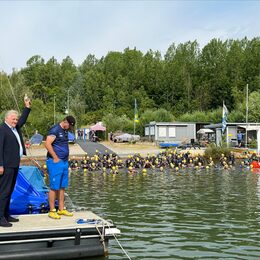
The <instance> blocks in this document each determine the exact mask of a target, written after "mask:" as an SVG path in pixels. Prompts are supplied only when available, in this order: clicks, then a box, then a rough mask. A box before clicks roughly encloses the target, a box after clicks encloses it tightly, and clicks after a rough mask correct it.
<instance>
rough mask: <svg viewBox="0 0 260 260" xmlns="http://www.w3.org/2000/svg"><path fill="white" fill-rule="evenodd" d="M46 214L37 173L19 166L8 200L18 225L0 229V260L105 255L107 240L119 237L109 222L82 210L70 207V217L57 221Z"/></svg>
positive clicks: (114, 227) (35, 169)
mask: <svg viewBox="0 0 260 260" xmlns="http://www.w3.org/2000/svg"><path fill="white" fill-rule="evenodd" d="M28 167H29V168H28ZM26 172H27V174H26ZM42 186H44V187H42ZM17 205H19V207H16V206H17ZM47 211H48V199H47V191H46V185H45V182H44V181H43V175H42V173H41V171H39V169H38V168H37V167H34V166H24V167H22V168H21V169H20V171H19V175H18V178H17V183H16V187H15V190H14V193H13V195H12V199H11V213H12V214H14V213H15V214H16V215H19V216H18V217H19V222H15V223H13V226H12V227H10V228H0V252H1V254H0V259H5V260H7V259H19V260H20V259H29V258H31V259H78V258H87V257H93V256H102V255H107V254H108V243H109V239H110V238H114V237H115V236H116V235H118V234H120V230H119V229H117V228H116V226H115V225H114V224H113V223H112V222H111V221H107V220H105V219H103V218H101V217H100V216H98V215H96V214H95V213H93V212H92V211H89V210H86V209H84V208H78V209H77V208H75V206H74V212H73V213H74V215H73V217H62V218H61V219H59V220H53V219H51V218H49V217H48V214H47ZM44 212H46V213H44Z"/></svg>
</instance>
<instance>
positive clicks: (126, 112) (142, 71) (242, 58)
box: [0, 37, 260, 135]
mask: <svg viewBox="0 0 260 260" xmlns="http://www.w3.org/2000/svg"><path fill="white" fill-rule="evenodd" d="M0 75H1V78H0V79H1V85H0V87H1V93H2V95H1V96H0V109H1V111H2V115H1V116H2V117H3V112H4V111H5V110H7V109H10V108H15V100H17V101H18V106H19V107H20V108H21V106H22V102H21V100H22V96H23V95H24V93H27V94H28V95H29V96H31V97H32V98H33V100H34V101H33V106H32V108H33V109H32V113H31V116H30V118H29V127H28V129H29V134H32V133H33V132H34V131H35V130H38V131H39V132H40V133H43V134H46V133H47V129H48V128H49V127H50V126H51V125H53V124H54V123H55V122H57V121H59V120H61V119H62V118H63V117H64V116H65V113H66V112H68V110H69V113H70V114H72V115H74V116H75V117H76V119H77V127H81V126H86V125H90V124H92V123H95V122H98V121H103V122H104V123H105V124H106V126H107V128H108V131H116V130H121V131H125V132H129V133H132V132H133V128H134V126H133V125H134V124H133V121H134V100H135V99H136V100H137V104H138V113H139V124H137V128H136V132H137V133H139V134H141V135H143V134H144V125H145V124H147V123H149V122H150V121H189V122H192V121H196V122H208V123H219V122H221V117H222V104H223V101H224V102H225V104H226V106H227V107H228V110H229V115H228V121H229V122H245V111H246V105H245V102H246V93H245V90H246V85H247V84H248V87H249V121H250V122H259V121H260V113H259V111H260V38H259V37H256V38H253V39H251V40H249V39H247V38H244V39H241V40H233V39H229V40H226V41H222V40H220V39H212V40H211V41H210V42H209V43H208V44H206V45H205V46H204V47H203V48H200V47H199V44H198V43H197V41H193V42H192V41H188V42H185V43H180V44H178V45H176V44H174V43H173V44H171V45H170V46H169V48H168V49H167V51H166V53H165V55H162V54H161V53H160V52H159V51H153V50H149V51H147V52H146V53H142V52H141V51H139V50H137V49H136V48H134V49H130V48H126V49H125V50H124V51H123V52H116V51H111V52H108V54H107V55H106V56H104V57H101V58H100V59H98V58H96V57H95V55H92V54H89V55H88V56H87V57H86V58H85V60H84V61H83V62H82V64H80V65H75V64H74V62H73V60H72V59H71V58H70V57H69V56H67V57H66V58H64V59H63V60H62V61H61V62H60V63H59V62H58V61H57V59H55V57H52V58H51V59H49V60H48V61H45V60H44V59H43V58H42V57H41V56H39V55H35V56H33V57H31V58H30V59H28V61H27V63H26V67H24V68H22V69H20V70H13V72H12V73H11V74H10V75H8V74H6V73H5V72H1V74H0ZM54 107H55V112H54Z"/></svg>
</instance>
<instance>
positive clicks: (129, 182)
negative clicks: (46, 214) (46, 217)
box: [68, 170, 260, 260]
mask: <svg viewBox="0 0 260 260" xmlns="http://www.w3.org/2000/svg"><path fill="white" fill-rule="evenodd" d="M259 182H260V181H259V175H258V174H256V173H251V172H247V171H241V170H232V171H218V170H214V171H204V170H202V171H183V172H179V173H176V172H174V173H173V172H164V173H162V172H148V173H146V174H141V173H140V174H135V175H129V174H128V173H120V174H117V175H110V174H102V173H87V174H83V173H76V172H74V173H72V174H71V176H70V188H69V191H68V192H69V194H70V197H71V199H72V200H73V201H74V202H75V203H76V204H78V205H80V206H85V207H88V208H91V209H92V210H93V211H94V212H95V213H97V214H99V215H101V216H102V217H104V218H107V219H112V220H113V221H114V222H115V223H116V225H117V226H118V227H119V228H120V229H121V231H122V236H121V237H119V240H120V241H121V244H122V245H123V247H124V248H125V249H126V251H127V252H128V253H129V255H130V257H131V258H132V259H149V260H151V259H194V258H204V259H214V258H215V259H222V258H229V259H234V258H239V259H258V258H259V256H260V248H259V240H260V228H259V221H260V214H259V213H260V201H259V198H260V188H259V187H260V185H259ZM110 245H111V246H110V256H109V259H127V258H126V257H125V256H124V254H123V252H122V250H121V249H120V248H119V246H118V244H117V243H116V241H115V240H112V241H111V243H110ZM95 259H104V258H95Z"/></svg>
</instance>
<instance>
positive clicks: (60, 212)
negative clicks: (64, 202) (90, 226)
mask: <svg viewBox="0 0 260 260" xmlns="http://www.w3.org/2000/svg"><path fill="white" fill-rule="evenodd" d="M58 214H59V215H63V216H67V217H72V216H73V213H72V212H69V211H68V210H66V209H63V210H58Z"/></svg>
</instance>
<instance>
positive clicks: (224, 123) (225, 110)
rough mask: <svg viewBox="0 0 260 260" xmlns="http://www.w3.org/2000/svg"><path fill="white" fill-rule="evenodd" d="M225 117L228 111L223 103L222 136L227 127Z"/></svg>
mask: <svg viewBox="0 0 260 260" xmlns="http://www.w3.org/2000/svg"><path fill="white" fill-rule="evenodd" d="M227 115H228V110H227V107H226V106H225V103H224V102H223V112H222V134H224V133H225V130H226V127H227Z"/></svg>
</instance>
